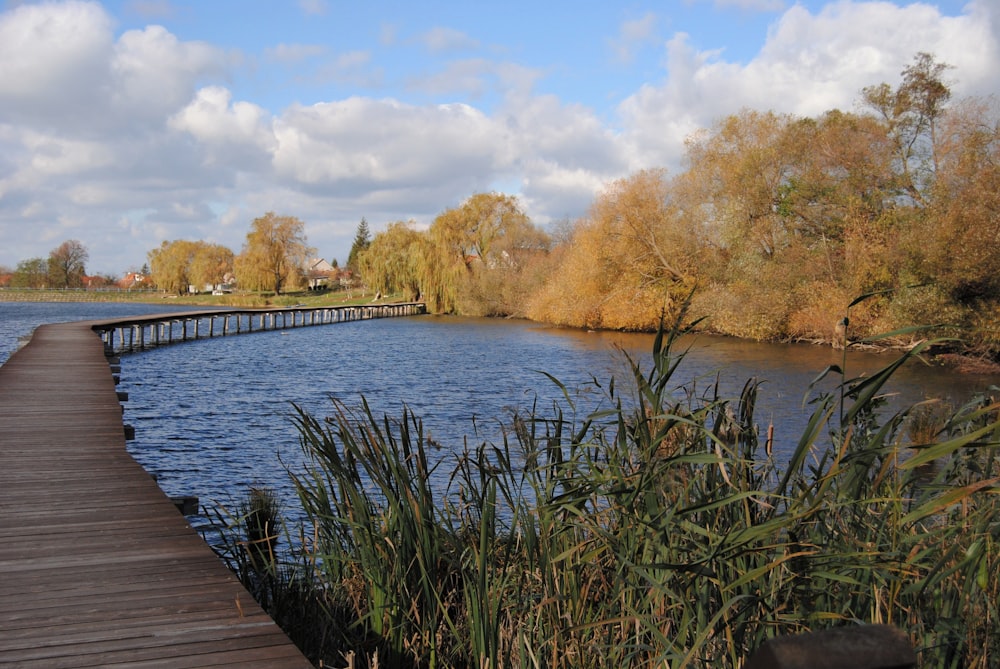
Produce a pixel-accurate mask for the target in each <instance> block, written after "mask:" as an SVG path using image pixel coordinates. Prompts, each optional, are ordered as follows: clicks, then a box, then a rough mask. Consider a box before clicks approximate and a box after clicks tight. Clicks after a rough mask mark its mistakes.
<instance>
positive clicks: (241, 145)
mask: <svg viewBox="0 0 1000 669" xmlns="http://www.w3.org/2000/svg"><path fill="white" fill-rule="evenodd" d="M997 4H998V3H996V1H995V0H970V1H969V2H959V1H955V0H928V1H926V2H922V3H914V2H906V1H903V0H894V1H891V2H890V1H884V2H883V1H879V2H873V1H866V0H836V1H821V0H808V1H800V2H790V1H788V0H677V1H674V2H670V1H663V0H660V1H659V2H652V1H648V0H636V1H633V2H627V3H621V4H619V3H609V2H589V1H585V2H562V1H559V2H533V3H529V2H522V1H518V0H515V1H511V2H506V3H484V2H443V1H440V2H419V3H415V2H379V1H377V0H376V1H370V2H367V3H359V2H356V1H355V2H339V1H334V0H302V1H300V2H293V1H289V2H261V1H247V0H243V1H239V2H237V1H233V0H212V1H211V2H204V1H201V2H187V1H181V0H119V1H115V2H110V1H109V2H103V3H100V2H85V1H78V0H73V1H69V2H11V1H8V2H6V3H5V4H3V5H0V266H7V267H14V266H15V265H16V264H17V262H19V261H21V260H24V259H27V258H32V257H44V256H47V254H48V253H49V251H50V250H51V249H53V248H55V247H56V246H58V244H59V243H61V242H62V241H64V240H66V239H78V240H80V241H82V242H83V243H84V244H85V245H86V246H87V247H88V249H89V250H90V256H91V260H90V263H89V265H88V267H89V269H90V270H91V271H94V272H106V273H112V274H120V273H122V272H124V271H126V270H127V269H130V268H137V267H139V266H141V265H142V264H143V262H145V259H146V253H147V252H148V251H149V250H150V249H153V248H155V247H156V246H158V245H159V244H160V243H161V242H163V241H165V240H174V239H204V240H207V241H212V242H215V243H221V244H225V245H227V246H229V247H230V248H232V249H233V250H234V251H237V252H238V251H239V249H240V247H241V245H242V242H243V239H244V237H245V235H246V232H247V230H248V229H249V226H250V222H251V221H252V220H253V218H255V217H256V216H260V215H262V214H264V213H265V212H267V211H275V212H277V213H279V214H287V215H292V216H297V217H299V218H300V219H302V220H303V221H304V222H305V223H306V232H307V235H308V237H309V240H310V242H311V243H312V245H313V246H315V247H316V249H317V255H318V256H321V257H325V258H327V259H330V260H332V259H333V258H338V259H339V260H340V261H343V260H344V259H345V258H346V255H347V252H348V250H349V247H350V243H351V240H352V239H353V236H354V232H355V229H356V227H357V224H358V222H359V221H360V219H361V218H362V217H365V218H366V219H367V220H368V222H369V224H370V225H371V227H372V228H373V229H374V230H375V231H377V230H379V229H381V228H383V227H384V226H385V225H386V224H387V223H389V222H392V221H396V220H413V221H414V222H415V223H416V224H417V225H418V226H425V225H427V224H429V223H430V221H432V220H433V218H434V216H436V215H437V214H438V213H440V212H441V211H443V210H444V209H446V208H448V207H453V206H456V205H458V204H459V203H460V202H461V201H462V200H463V199H465V198H466V197H468V196H470V195H472V194H473V193H475V192H478V191H485V190H502V191H504V192H507V193H511V194H515V195H518V197H519V198H520V199H521V202H522V205H523V206H524V207H525V209H526V211H527V212H528V214H529V215H530V216H531V217H532V218H533V220H535V221H536V222H538V223H539V224H542V225H545V224H548V223H550V222H552V221H557V220H561V219H567V218H568V219H573V218H576V217H579V216H581V215H584V214H585V212H586V210H587V208H588V206H589V205H590V203H591V202H592V201H593V198H594V197H595V195H596V194H598V193H599V192H600V191H601V189H602V188H603V187H604V186H605V185H606V184H608V183H609V182H610V181H612V180H614V179H617V178H621V177H623V176H627V175H628V174H629V173H631V172H634V171H635V170H638V169H642V168H645V167H667V168H668V169H670V170H673V171H676V170H678V169H680V168H681V165H682V159H683V150H684V140H685V138H686V137H688V136H690V135H691V134H692V133H694V132H696V131H698V130H699V129H702V128H706V127H711V125H712V124H713V123H714V122H715V121H717V120H718V119H720V118H722V117H723V116H725V115H727V114H731V113H734V112H736V111H738V110H739V109H741V108H743V107H750V108H756V109H771V110H774V111H778V112H783V113H791V114H800V115H815V114H820V113H822V112H823V111H825V110H827V109H830V108H834V107H837V108H841V109H847V110H854V109H856V101H857V97H858V92H859V91H860V90H861V88H863V87H864V86H867V85H871V84H874V83H879V82H882V81H888V82H890V83H895V82H897V81H898V76H899V72H900V70H901V69H902V68H903V67H905V66H906V65H907V64H908V63H909V62H910V61H911V60H912V58H913V56H914V54H916V53H917V52H918V51H928V52H931V53H933V54H935V56H937V57H938V58H939V60H941V61H944V62H947V63H950V64H951V65H953V66H954V69H953V70H952V71H951V74H952V75H953V81H952V83H953V89H954V91H955V94H956V96H958V97H963V96H986V95H992V94H994V93H996V92H998V88H1000V9H998V7H997Z"/></svg>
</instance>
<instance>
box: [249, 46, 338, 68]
mask: <svg viewBox="0 0 1000 669" xmlns="http://www.w3.org/2000/svg"><path fill="white" fill-rule="evenodd" d="M325 53H326V47H325V46H323V45H321V44H278V45H277V46H273V47H270V48H267V49H264V56H265V57H266V58H267V59H268V60H271V61H274V62H277V63H285V64H295V63H300V62H302V61H304V60H308V59H310V58H315V57H317V56H322V55H323V54H325Z"/></svg>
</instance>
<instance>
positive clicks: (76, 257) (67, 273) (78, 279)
mask: <svg viewBox="0 0 1000 669" xmlns="http://www.w3.org/2000/svg"><path fill="white" fill-rule="evenodd" d="M89 257H90V254H89V253H87V247H85V246H84V245H83V244H81V243H80V242H79V241H77V240H75V239H70V240H68V241H65V242H63V243H62V244H60V245H59V246H57V247H56V248H54V249H52V251H51V252H50V253H49V260H48V274H49V283H50V285H52V286H53V287H54V288H81V287H83V278H84V276H85V275H86V273H87V269H86V266H85V265H86V262H87V259H88V258H89Z"/></svg>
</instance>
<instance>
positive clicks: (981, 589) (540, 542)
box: [221, 329, 1000, 668]
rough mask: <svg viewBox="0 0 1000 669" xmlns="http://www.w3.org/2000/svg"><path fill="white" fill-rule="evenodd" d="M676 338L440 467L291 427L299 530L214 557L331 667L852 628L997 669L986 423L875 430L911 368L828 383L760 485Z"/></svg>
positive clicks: (536, 655) (422, 456)
mask: <svg viewBox="0 0 1000 669" xmlns="http://www.w3.org/2000/svg"><path fill="white" fill-rule="evenodd" d="M679 334H680V332H679V331H678V330H676V329H675V330H674V331H672V332H668V333H665V335H664V336H661V337H658V338H657V339H656V343H655V344H654V351H653V353H654V356H653V362H652V363H651V365H650V368H648V369H642V368H640V366H639V365H637V364H634V365H633V369H632V372H633V373H632V376H631V378H629V379H627V380H626V382H625V383H619V384H615V383H611V382H609V383H606V384H603V385H601V386H600V387H601V388H602V390H603V392H604V393H605V394H606V398H607V402H606V406H607V408H606V410H604V411H601V412H598V413H595V414H592V415H586V416H582V415H578V414H577V412H576V409H575V407H574V406H573V404H572V401H571V400H570V397H571V393H567V394H566V395H565V400H564V401H563V402H562V403H559V404H556V405H553V406H551V407H534V408H533V410H531V411H529V412H526V413H520V414H516V415H512V416H510V417H509V418H508V420H507V421H505V427H506V436H505V437H504V438H503V440H502V443H483V444H479V445H476V444H471V445H470V446H469V447H467V450H466V451H465V452H464V453H461V454H457V455H454V456H447V455H446V456H443V459H439V460H436V459H435V458H441V457H442V456H440V455H439V454H438V453H437V452H436V449H435V447H434V445H433V443H432V442H431V441H430V440H429V439H428V438H426V437H425V435H424V433H423V430H422V424H421V421H420V419H419V418H418V417H416V416H414V415H412V414H411V413H409V412H407V411H404V412H403V414H402V415H401V416H400V417H399V418H397V419H394V418H391V417H388V416H375V415H373V414H372V413H371V411H370V410H369V409H368V408H367V406H366V405H364V404H362V406H360V407H359V408H350V407H347V406H345V405H343V404H340V403H335V404H334V405H333V406H332V407H331V412H330V415H329V416H326V417H322V416H313V415H310V414H308V413H306V412H304V411H301V410H297V411H296V412H295V414H294V422H295V425H296V427H297V428H298V431H299V434H300V438H301V444H302V448H303V452H304V454H305V455H306V457H307V459H308V461H309V463H311V464H310V467H309V469H308V471H307V472H306V473H305V474H302V475H299V476H297V477H295V485H296V487H297V489H298V493H299V499H300V502H301V504H302V507H303V509H304V511H305V513H306V514H307V517H308V518H309V521H308V522H307V523H306V524H305V526H304V527H302V528H292V529H291V530H290V531H288V532H287V533H286V534H284V535H279V533H278V532H276V529H275V528H276V526H277V525H279V524H280V518H279V517H278V515H277V511H276V509H274V508H273V506H272V505H270V504H269V503H268V502H267V499H268V496H267V494H266V492H265V493H261V492H260V491H258V492H257V493H255V494H254V496H252V497H251V500H252V501H251V502H250V503H248V505H247V506H246V507H245V508H244V509H242V510H241V511H240V512H238V513H237V514H236V516H237V517H236V518H235V519H234V520H233V522H232V523H231V524H230V528H229V533H228V537H229V540H228V542H227V545H226V546H225V547H224V548H222V549H221V550H222V553H223V554H224V556H225V557H226V559H227V560H229V562H230V564H231V565H232V566H233V568H234V569H235V570H236V571H237V573H239V574H240V575H241V578H242V579H243V580H244V582H245V583H247V584H248V587H250V588H251V589H252V590H254V591H255V592H256V593H257V594H258V597H259V598H260V599H261V601H263V602H265V605H266V607H267V608H268V609H269V611H271V613H272V615H274V617H275V619H276V620H277V621H278V622H279V623H280V624H282V626H283V627H285V629H286V630H288V631H289V633H290V634H291V635H292V636H293V638H294V639H295V640H296V641H297V643H299V644H300V646H301V647H303V649H304V650H306V652H307V653H308V654H309V655H310V656H311V657H312V658H313V659H314V660H315V661H317V662H319V661H322V662H323V663H324V666H346V665H347V664H348V663H353V664H352V666H365V665H368V666H376V664H377V666H396V667H501V666H505V667H550V668H556V667H626V666H628V667H647V666H650V667H651V666H656V667H684V666H712V667H738V666H740V665H741V663H742V662H743V661H744V660H745V659H746V658H747V657H748V656H749V655H750V654H751V653H752V652H753V650H754V649H756V648H758V647H759V646H760V644H761V643H762V642H763V641H764V640H765V639H767V638H769V637H771V636H774V635H778V634H784V633H795V632H801V631H805V630H815V629H820V628H824V627H830V626H838V625H852V624H856V623H859V622H879V623H890V624H894V625H897V626H899V627H900V628H902V629H903V630H905V631H906V633H907V634H908V635H909V637H910V639H911V640H912V642H913V643H914V645H915V647H916V648H917V649H918V652H919V655H920V660H921V665H922V666H935V667H986V666H989V664H990V661H991V658H995V657H997V656H1000V638H998V636H997V635H996V633H995V629H996V626H997V623H998V615H1000V610H998V608H1000V605H998V602H1000V584H998V582H997V580H996V579H995V578H994V576H993V575H995V574H996V573H997V570H998V569H1000V513H998V512H1000V508H998V496H997V494H996V493H997V491H998V488H997V482H998V481H1000V454H998V444H1000V422H998V421H1000V419H998V410H1000V405H998V404H997V403H995V402H994V401H993V400H992V399H990V398H981V399H978V400H976V401H974V402H971V403H969V404H968V405H966V406H963V407H943V406H942V405H939V404H935V403H929V404H928V403H925V404H923V405H918V406H914V407H911V408H909V409H907V410H905V411H902V412H900V413H897V414H893V415H890V416H885V417H882V416H880V414H879V413H878V411H877V410H878V409H879V407H880V406H881V404H882V401H881V399H880V392H881V388H882V386H883V384H884V383H885V382H886V380H887V379H888V378H889V377H890V376H891V375H892V373H893V372H894V371H895V369H897V368H898V367H899V366H900V365H901V364H903V363H904V362H905V360H906V359H908V358H909V357H911V356H913V355H916V354H919V352H920V350H921V348H922V347H917V348H916V349H914V350H913V351H910V352H907V353H906V354H904V355H903V356H902V357H901V358H900V359H898V360H896V361H894V362H892V363H891V364H889V365H888V366H887V367H886V368H885V369H884V370H882V371H881V372H880V373H878V374H875V375H873V376H871V377H868V378H863V379H861V378H853V377H852V376H851V374H850V370H846V369H843V368H841V367H835V368H831V369H830V370H827V373H828V374H834V375H837V376H839V377H840V385H839V387H838V389H837V390H836V391H834V392H832V393H819V394H817V393H810V397H809V401H810V402H811V403H812V406H813V407H814V411H813V415H812V420H811V421H810V423H809V425H808V427H807V429H806V430H805V433H804V434H802V435H801V438H800V440H799V442H798V446H797V449H796V450H795V452H794V454H793V456H792V458H791V460H790V461H789V462H787V463H786V462H776V461H775V460H774V459H773V458H771V457H770V454H769V452H768V447H769V445H768V443H767V441H766V438H763V437H762V436H761V435H760V434H759V432H758V427H757V425H756V422H755V417H754V404H755V396H756V384H755V382H748V383H747V385H746V387H745V389H744V391H743V393H742V394H741V396H740V397H737V398H723V397H720V396H719V395H718V392H717V389H715V388H709V389H708V390H707V391H703V392H698V393H696V392H695V390H694V389H693V388H688V387H685V386H684V385H683V384H680V383H678V380H677V375H676V370H677V369H678V366H679V365H682V363H683V351H678V350H676V347H677V343H676V341H677V336H678V335H679ZM620 381H621V380H620ZM807 390H808V389H803V392H807ZM432 472H437V473H441V472H444V473H447V474H448V477H449V480H450V485H449V487H448V489H447V490H439V489H435V488H432V487H431V485H430V484H429V482H428V481H429V479H430V478H431V477H430V474H431V473H432ZM262 508H264V509H268V511H267V512H266V513H258V512H257V511H255V510H259V509H262ZM279 536H280V539H279ZM279 540H280V541H284V542H286V544H285V547H286V548H291V549H293V550H291V551H290V552H284V553H276V552H275V551H274V545H275V542H276V541H279ZM279 554H280V555H283V556H285V557H281V558H276V557H275V556H276V555H279ZM376 658H377V661H376Z"/></svg>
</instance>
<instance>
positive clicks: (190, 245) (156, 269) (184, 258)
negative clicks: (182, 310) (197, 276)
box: [146, 239, 199, 293]
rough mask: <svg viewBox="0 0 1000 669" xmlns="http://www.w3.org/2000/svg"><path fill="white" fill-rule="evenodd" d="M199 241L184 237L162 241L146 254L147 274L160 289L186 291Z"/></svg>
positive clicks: (190, 279) (191, 277) (191, 279)
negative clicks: (147, 262)
mask: <svg viewBox="0 0 1000 669" xmlns="http://www.w3.org/2000/svg"><path fill="white" fill-rule="evenodd" d="M198 246H199V242H192V241H188V240H184V239H177V240H174V241H163V242H162V243H161V244H160V246H159V247H158V248H155V249H153V250H151V251H150V252H149V253H147V254H146V257H147V260H148V261H149V276H150V278H151V279H152V281H153V283H154V284H155V285H156V286H157V287H158V288H159V289H160V290H164V291H168V292H174V293H186V292H187V291H188V289H189V287H190V286H191V285H193V284H194V279H193V276H192V272H191V266H192V263H193V261H194V257H195V253H196V252H197V249H198Z"/></svg>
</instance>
